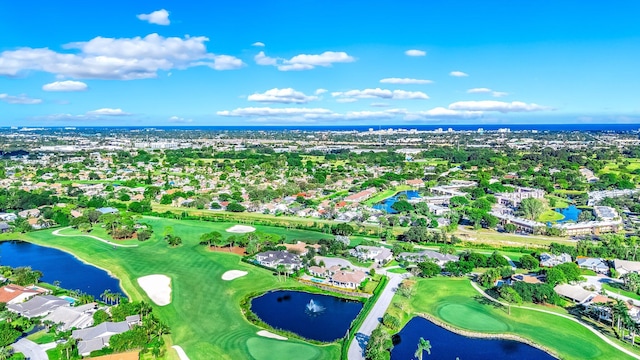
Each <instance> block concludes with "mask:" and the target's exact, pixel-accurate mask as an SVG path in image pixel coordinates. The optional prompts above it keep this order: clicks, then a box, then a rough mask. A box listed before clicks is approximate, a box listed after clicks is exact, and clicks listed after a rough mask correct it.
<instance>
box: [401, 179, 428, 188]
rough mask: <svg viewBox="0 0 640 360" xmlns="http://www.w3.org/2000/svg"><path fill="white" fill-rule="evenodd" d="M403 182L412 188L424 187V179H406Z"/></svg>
mask: <svg viewBox="0 0 640 360" xmlns="http://www.w3.org/2000/svg"><path fill="white" fill-rule="evenodd" d="M405 183H406V184H407V185H409V186H411V187H413V188H423V187H424V181H422V179H411V180H407V181H406V182H405Z"/></svg>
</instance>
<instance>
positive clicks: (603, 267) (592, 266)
mask: <svg viewBox="0 0 640 360" xmlns="http://www.w3.org/2000/svg"><path fill="white" fill-rule="evenodd" d="M576 262H577V263H578V266H579V267H580V268H582V269H587V270H591V271H595V272H597V273H598V274H604V273H606V272H607V271H609V265H608V264H607V262H606V261H605V260H602V259H598V258H588V257H578V260H577V261H576Z"/></svg>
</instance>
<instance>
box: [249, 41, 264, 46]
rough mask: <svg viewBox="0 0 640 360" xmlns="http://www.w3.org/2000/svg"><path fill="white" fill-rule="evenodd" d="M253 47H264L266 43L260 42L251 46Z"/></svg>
mask: <svg viewBox="0 0 640 360" xmlns="http://www.w3.org/2000/svg"><path fill="white" fill-rule="evenodd" d="M251 46H257V47H264V43H263V42H260V41H256V42H254V43H253V44H251Z"/></svg>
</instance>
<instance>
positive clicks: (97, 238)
mask: <svg viewBox="0 0 640 360" xmlns="http://www.w3.org/2000/svg"><path fill="white" fill-rule="evenodd" d="M67 229H71V226H67V227H66V228H62V229H58V230H55V231H54V232H52V233H51V235H54V236H62V237H88V238H91V239H94V240H98V241H102V242H103V243H105V244H109V245H113V246H117V247H128V248H131V247H138V245H124V244H117V243H114V242H111V241H109V240H105V239H102V238H99V237H97V236H93V235H82V234H80V235H67V234H60V231H62V230H67Z"/></svg>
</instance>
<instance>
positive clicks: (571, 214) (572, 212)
mask: <svg viewBox="0 0 640 360" xmlns="http://www.w3.org/2000/svg"><path fill="white" fill-rule="evenodd" d="M553 210H555V212H557V213H560V214H562V215H564V219H562V220H558V221H557V222H559V223H561V222H566V221H573V222H578V216H579V215H580V213H581V212H582V210H580V209H578V208H577V207H576V206H575V205H569V206H568V207H566V208H558V209H553Z"/></svg>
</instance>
